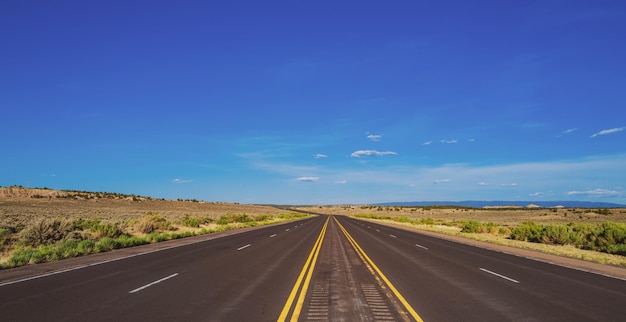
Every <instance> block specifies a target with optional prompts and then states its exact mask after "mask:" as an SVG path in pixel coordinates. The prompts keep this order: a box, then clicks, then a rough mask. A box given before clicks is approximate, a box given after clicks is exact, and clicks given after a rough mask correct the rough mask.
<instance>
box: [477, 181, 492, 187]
mask: <svg viewBox="0 0 626 322" xmlns="http://www.w3.org/2000/svg"><path fill="white" fill-rule="evenodd" d="M478 185H479V186H481V187H486V186H488V185H489V184H488V183H486V182H479V183H478Z"/></svg>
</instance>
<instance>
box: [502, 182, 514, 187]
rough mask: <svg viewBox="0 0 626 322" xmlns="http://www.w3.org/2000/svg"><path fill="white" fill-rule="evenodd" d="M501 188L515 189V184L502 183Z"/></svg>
mask: <svg viewBox="0 0 626 322" xmlns="http://www.w3.org/2000/svg"><path fill="white" fill-rule="evenodd" d="M501 186H503V187H517V183H516V182H513V183H503V184H501Z"/></svg>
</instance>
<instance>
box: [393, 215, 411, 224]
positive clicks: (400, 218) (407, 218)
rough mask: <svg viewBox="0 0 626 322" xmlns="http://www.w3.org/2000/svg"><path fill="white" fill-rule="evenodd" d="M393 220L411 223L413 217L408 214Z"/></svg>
mask: <svg viewBox="0 0 626 322" xmlns="http://www.w3.org/2000/svg"><path fill="white" fill-rule="evenodd" d="M393 220H394V221H397V222H403V223H410V222H411V218H409V217H407V216H400V217H395V218H394V219H393Z"/></svg>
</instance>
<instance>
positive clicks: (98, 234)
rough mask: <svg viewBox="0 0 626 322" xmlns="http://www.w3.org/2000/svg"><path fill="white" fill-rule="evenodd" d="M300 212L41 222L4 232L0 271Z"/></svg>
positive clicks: (274, 220) (280, 218)
mask: <svg viewBox="0 0 626 322" xmlns="http://www.w3.org/2000/svg"><path fill="white" fill-rule="evenodd" d="M306 216H307V215H304V214H300V213H289V214H277V215H273V214H261V215H256V216H252V215H248V214H245V213H241V214H235V213H232V214H225V215H222V216H220V217H218V218H216V219H213V218H211V217H209V216H189V215H185V216H184V217H182V218H180V219H178V220H175V221H172V220H168V219H166V218H165V217H163V216H162V215H160V214H159V213H156V212H147V213H146V214H145V216H144V217H142V218H139V219H134V220H128V221H125V222H120V223H116V222H105V221H102V220H101V219H99V218H89V219H84V218H78V219H74V220H67V219H61V218H55V219H41V220H39V221H37V222H36V223H34V224H32V225H28V226H18V227H0V251H1V252H2V253H3V254H6V256H5V259H4V261H3V262H1V263H0V268H12V267H18V266H23V265H28V264H36V263H43V262H47V261H54V260H60V259H65V258H71V257H78V256H83V255H88V254H93V253H100V252H107V251H111V250H114V249H120V248H126V247H133V246H138V245H144V244H150V243H157V242H161V241H166V240H172V239H179V238H184V237H190V236H197V235H203V234H209V233H214V232H220V231H226V230H232V229H237V228H243V227H253V226H259V225H267V224H272V223H277V222H282V221H288V220H294V219H298V218H301V217H306Z"/></svg>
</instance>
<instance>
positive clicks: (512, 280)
mask: <svg viewBox="0 0 626 322" xmlns="http://www.w3.org/2000/svg"><path fill="white" fill-rule="evenodd" d="M480 270H481V271H483V272H485V273H489V274H492V275H495V276H497V277H500V278H504V279H505V280H508V281H511V282H513V283H518V284H519V281H516V280H514V279H512V278H510V277H506V276H504V275H501V274H498V273H496V272H492V271H490V270H488V269H484V268H481V269H480Z"/></svg>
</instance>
